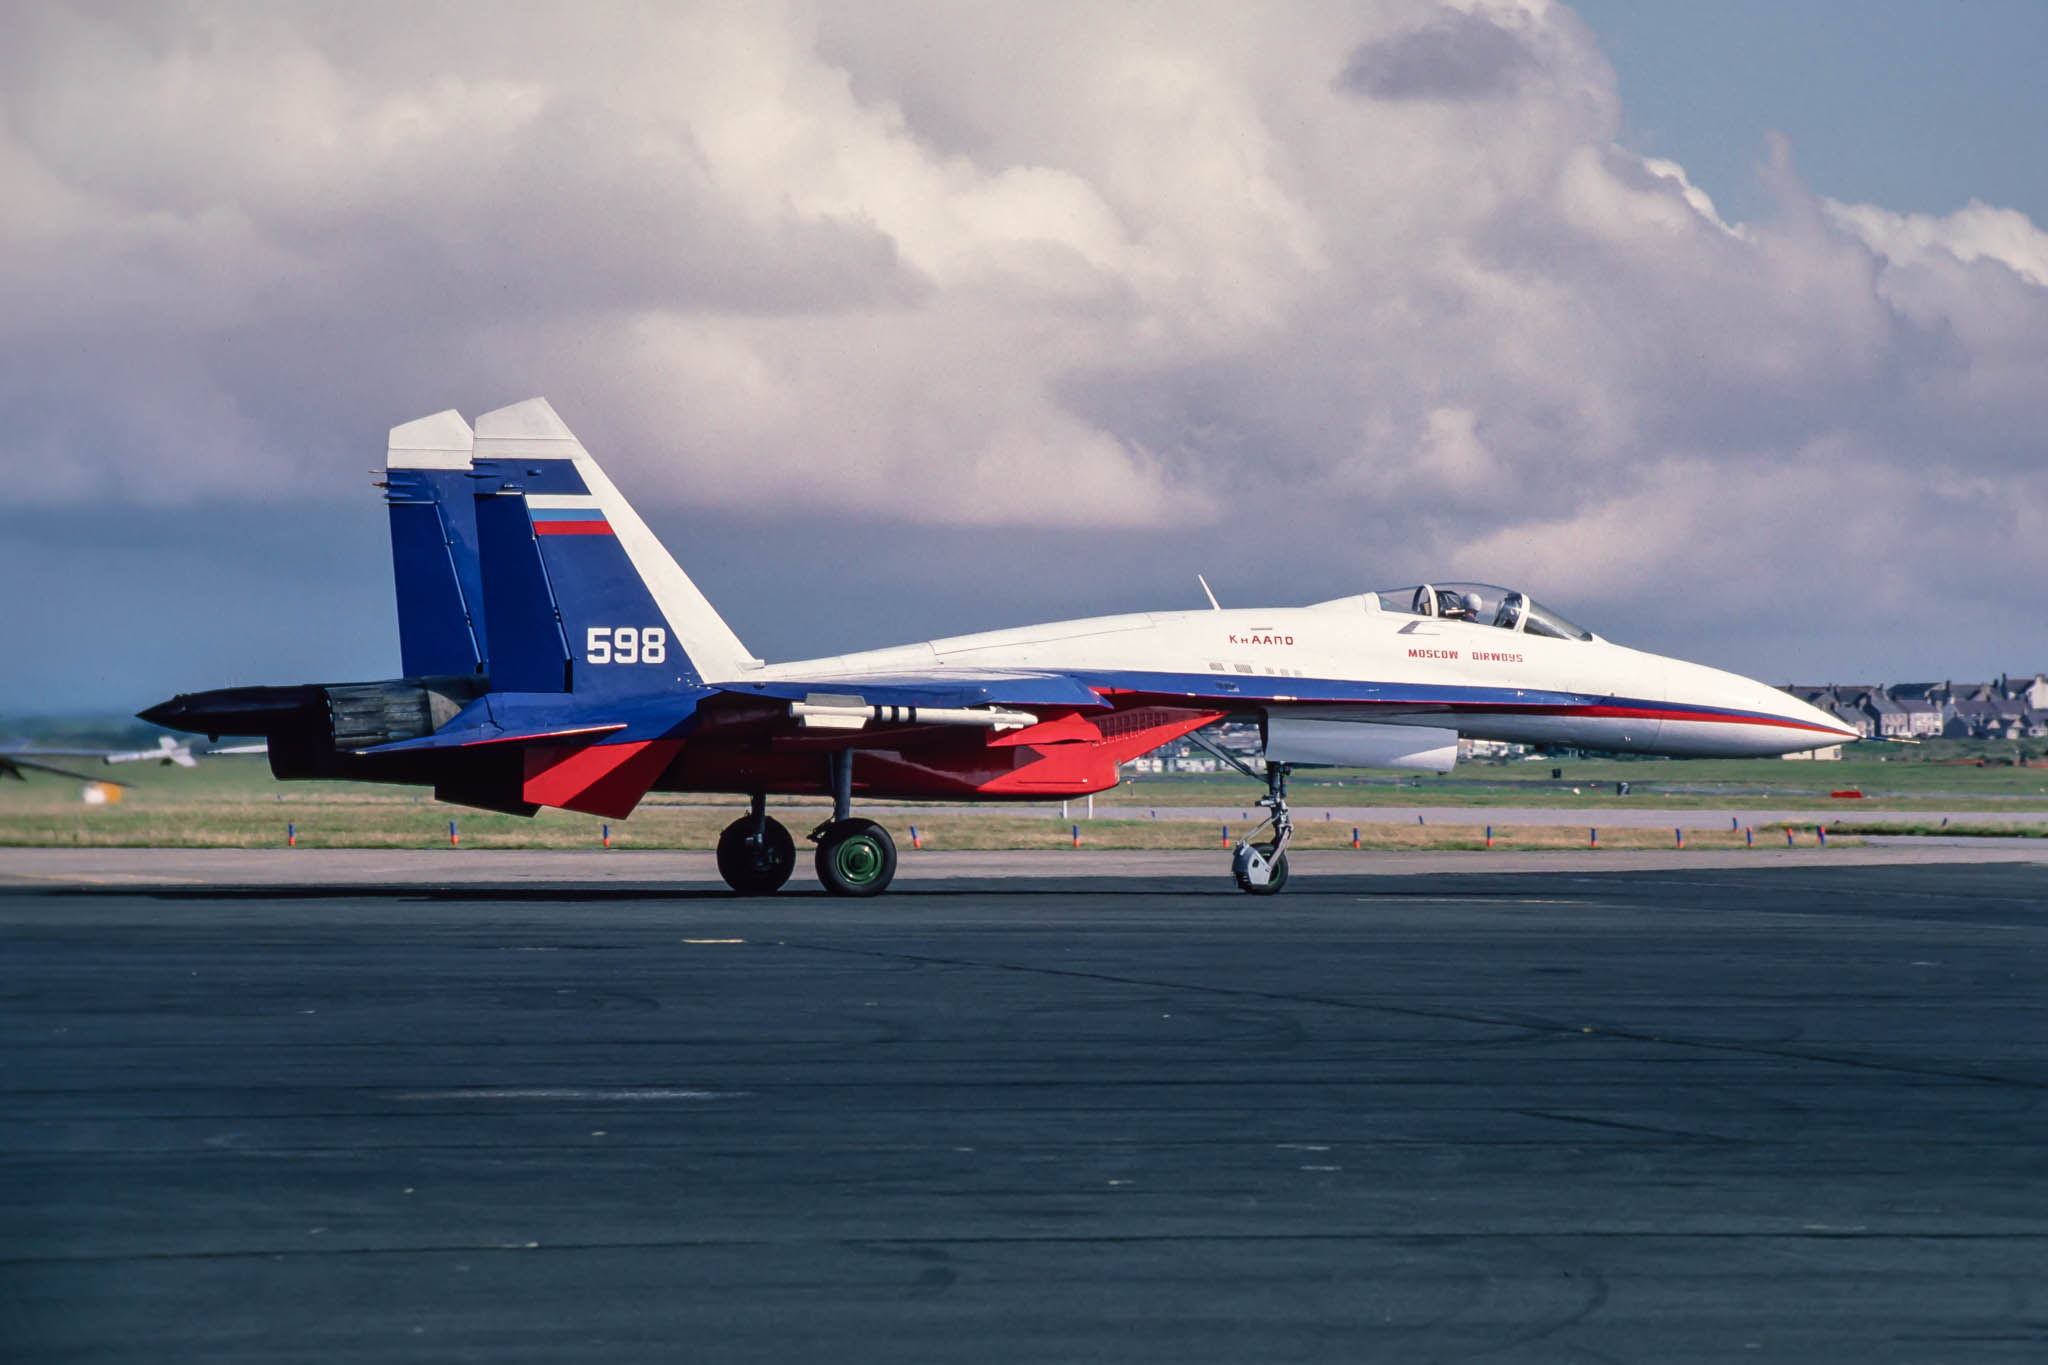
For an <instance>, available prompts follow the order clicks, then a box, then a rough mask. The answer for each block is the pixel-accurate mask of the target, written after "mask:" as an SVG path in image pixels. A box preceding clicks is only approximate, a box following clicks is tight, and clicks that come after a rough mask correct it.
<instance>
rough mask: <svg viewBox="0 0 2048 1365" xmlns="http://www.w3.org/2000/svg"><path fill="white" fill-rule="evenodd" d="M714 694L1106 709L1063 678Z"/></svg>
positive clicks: (777, 682) (968, 677) (888, 681)
mask: <svg viewBox="0 0 2048 1365" xmlns="http://www.w3.org/2000/svg"><path fill="white" fill-rule="evenodd" d="M716 688H717V690H718V691H719V692H722V693H725V694H727V695H729V696H735V697H748V698H767V699H770V700H773V701H782V702H806V701H809V700H811V699H812V698H813V697H818V696H832V697H843V698H848V699H850V701H851V703H852V704H853V705H859V706H884V707H898V708H901V707H917V708H920V709H923V708H932V709H935V710H962V709H966V708H970V707H980V706H999V707H1032V708H1048V709H1053V710H1061V711H1073V710H1087V711H1092V710H1099V709H1103V708H1106V707H1107V706H1108V705H1109V703H1108V702H1106V701H1104V700H1103V699H1102V697H1101V695H1100V694H1098V693H1097V692H1096V691H1095V690H1094V689H1093V688H1091V687H1089V686H1088V685H1087V684H1085V683H1083V682H1081V681H1079V680H1078V679H1076V678H1074V677H1072V676H1070V675H1068V674H1065V673H1036V672H1029V673H1025V672H1016V673H992V672H980V671H973V672H970V671H966V670H948V671H946V672H943V673H856V674H842V675H826V676H819V677H815V678H773V679H768V680H765V681H761V682H749V681H746V680H744V679H742V680H739V681H735V682H725V683H719V684H716Z"/></svg>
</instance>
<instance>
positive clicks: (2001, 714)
mask: <svg viewBox="0 0 2048 1365" xmlns="http://www.w3.org/2000/svg"><path fill="white" fill-rule="evenodd" d="M1785 690H1786V691H1787V692H1790V693H1791V694H1792V695H1793V696H1795V697H1797V698H1799V699H1800V700H1801V701H1804V702H1809V703H1811V704H1812V705H1814V706H1817V707H1819V708H1820V709H1821V710H1823V711H1825V712H1827V713H1828V714H1829V715H1831V716H1833V717H1835V718H1836V719H1837V720H1839V721H1841V722H1842V724H1843V725H1845V726H1848V727H1849V728H1850V729H1853V730H1855V731H1856V733H1857V734H1859V735H1862V736H1864V737H1865V738H1873V737H1874V738H1878V739H1930V738H1937V737H1939V738H1945V739H2040V738H2043V737H2048V674H2042V673H2030V674H2012V673H2008V674H2005V675H2003V676H2001V677H1999V678H1998V679H1997V680H1996V681H1994V682H1983V683H1958V682H1937V683H1848V684H1844V683H1828V684H1826V685H1825V686H1813V685H1805V684H1797V683H1795V684H1793V685H1791V686H1789V687H1787V688H1786V689H1785Z"/></svg>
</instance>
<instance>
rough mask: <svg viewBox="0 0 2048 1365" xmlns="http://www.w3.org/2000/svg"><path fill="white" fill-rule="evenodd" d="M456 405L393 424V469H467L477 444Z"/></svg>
mask: <svg viewBox="0 0 2048 1365" xmlns="http://www.w3.org/2000/svg"><path fill="white" fill-rule="evenodd" d="M475 439H476V438H475V436H474V435H473V434H472V433H471V432H470V429H469V423H467V422H465V421H463V420H462V414H461V413H459V412H457V411H456V410H455V409H454V408H449V409H448V410H447V411H445V412H437V413H435V414H434V415H433V416H431V417H421V418H417V419H415V420H414V421H410V422H407V423H405V424H404V425H403V426H396V427H393V428H391V443H390V445H389V446H388V447H387V449H386V459H385V463H386V464H387V465H389V466H390V467H391V468H393V469H467V468H469V457H470V449H471V447H472V446H473V445H474V444H475Z"/></svg>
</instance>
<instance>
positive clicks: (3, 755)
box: [0, 749, 128, 787]
mask: <svg viewBox="0 0 2048 1365" xmlns="http://www.w3.org/2000/svg"><path fill="white" fill-rule="evenodd" d="M24 752H28V753H40V752H41V751H40V750H27V751H24V750H20V749H9V750H6V751H5V752H0V777H11V778H13V779H14V780H15V781H17V782H26V781H28V778H27V777H26V776H25V775H24V774H23V772H22V769H24V768H26V769H29V770H31V771H33V772H39V773H55V774H57V776H59V777H75V778H77V779H78V780H79V781H80V782H105V783H106V784H107V785H108V786H110V787H125V786H127V785H128V784H127V783H126V782H116V781H114V780H113V779H112V778H107V777H94V776H93V775H92V774H91V773H81V772H73V771H72V770H71V769H69V768H60V767H58V766H57V765H56V764H54V763H38V762H36V761H35V760H34V759H32V758H25V757H23V753H24ZM62 752H68V751H62Z"/></svg>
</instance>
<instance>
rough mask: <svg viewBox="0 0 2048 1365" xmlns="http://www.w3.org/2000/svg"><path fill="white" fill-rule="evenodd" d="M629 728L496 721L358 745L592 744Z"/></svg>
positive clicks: (377, 749) (405, 749) (376, 750)
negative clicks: (523, 727) (518, 725)
mask: <svg viewBox="0 0 2048 1365" xmlns="http://www.w3.org/2000/svg"><path fill="white" fill-rule="evenodd" d="M625 728H626V722H624V721H615V722H613V723H611V724H609V725H574V726H569V727H567V728H564V729H559V730H527V731H513V730H504V729H500V728H499V727H497V726H495V725H477V726H465V727H463V728H462V729H459V730H458V729H456V728H454V727H453V726H450V727H447V728H445V729H441V730H437V731H435V732H434V733H433V734H431V735H422V736H420V737H419V738H418V739H401V740H398V741H397V742H395V743H392V744H377V745H373V746H371V747H370V748H368V749H357V750H356V751H355V752H356V753H359V754H414V753H419V752H421V751H422V750H426V749H474V748H476V747H478V746H479V745H484V744H538V743H542V742H548V741H554V742H560V741H564V740H568V741H573V742H577V743H584V744H588V743H591V742H592V741H594V740H597V739H601V738H602V737H604V736H605V735H611V734H617V733H618V732H619V731H621V730H623V729H625Z"/></svg>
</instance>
